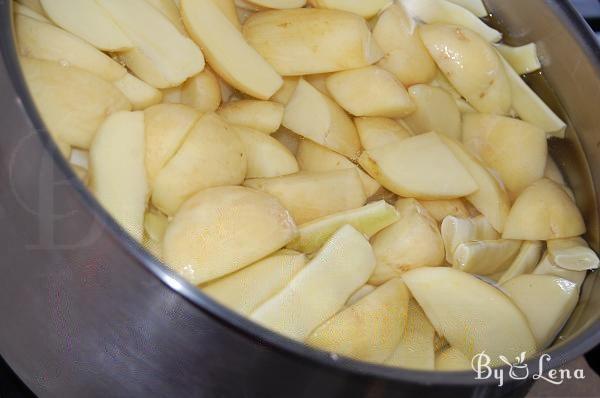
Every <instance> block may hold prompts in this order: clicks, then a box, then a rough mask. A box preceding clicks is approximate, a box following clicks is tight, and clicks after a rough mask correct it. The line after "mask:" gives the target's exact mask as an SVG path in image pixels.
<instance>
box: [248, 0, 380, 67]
mask: <svg viewBox="0 0 600 398" xmlns="http://www.w3.org/2000/svg"><path fill="white" fill-rule="evenodd" d="M243 32H244V37H245V38H246V40H248V42H249V43H250V44H251V45H252V47H254V48H255V49H256V50H257V51H258V52H259V53H260V54H261V55H262V56H263V57H265V59H266V60H267V61H268V62H269V63H270V64H271V65H273V67H274V68H275V70H276V71H277V72H278V73H279V74H281V75H283V76H300V75H309V74H314V73H326V72H337V71H341V70H346V69H352V68H360V67H363V66H367V65H371V64H373V63H375V62H377V61H378V60H379V59H380V58H381V57H382V56H383V53H382V52H381V49H380V48H379V47H378V46H377V44H376V43H375V41H374V40H373V39H372V37H371V32H370V30H369V27H368V26H367V23H366V21H365V20H364V19H363V18H361V17H360V16H358V15H355V14H351V13H349V12H343V11H338V10H326V9H318V8H299V9H292V10H273V11H265V12H258V13H256V14H254V15H252V16H251V17H250V18H248V20H246V22H245V23H244V27H243Z"/></svg>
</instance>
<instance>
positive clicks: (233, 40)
mask: <svg viewBox="0 0 600 398" xmlns="http://www.w3.org/2000/svg"><path fill="white" fill-rule="evenodd" d="M213 1H214V0H182V1H181V15H182V17H183V23H184V24H185V27H186V28H187V30H188V32H189V34H190V36H191V37H192V39H194V41H195V42H196V43H198V45H199V46H200V47H202V49H203V51H204V54H205V55H206V58H207V60H208V63H209V64H210V66H211V67H212V68H213V70H214V71H215V72H216V73H218V74H219V76H221V77H222V78H223V79H224V80H225V81H226V82H227V83H229V84H230V85H232V86H233V87H235V88H236V89H238V90H240V91H242V92H244V93H246V94H249V95H251V96H253V97H256V98H259V99H264V100H266V99H269V98H270V97H271V96H272V95H273V94H275V93H276V92H277V90H279V88H281V85H282V84H283V80H282V79H281V76H279V75H278V74H277V73H276V72H275V71H274V70H273V68H272V67H271V66H270V65H269V64H268V63H267V62H266V61H265V60H264V59H263V58H262V57H261V56H260V55H259V54H258V53H257V52H256V50H255V49H254V48H252V47H251V46H250V45H248V43H246V41H245V40H244V37H243V36H242V35H241V33H240V32H239V31H238V30H237V28H236V26H234V25H233V24H232V23H231V22H229V20H228V19H227V17H226V16H225V15H224V14H223V12H222V11H221V10H220V9H219V7H218V6H216V5H215V4H214V3H213Z"/></svg>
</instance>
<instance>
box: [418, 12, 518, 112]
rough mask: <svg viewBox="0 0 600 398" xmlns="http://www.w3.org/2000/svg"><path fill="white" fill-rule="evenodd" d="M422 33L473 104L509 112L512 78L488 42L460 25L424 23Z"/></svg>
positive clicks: (439, 62)
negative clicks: (509, 78) (510, 78)
mask: <svg viewBox="0 0 600 398" xmlns="http://www.w3.org/2000/svg"><path fill="white" fill-rule="evenodd" d="M411 1H413V0H411ZM420 1H421V0H417V1H416V2H420ZM419 33H420V34H421V39H422V40H423V42H424V43H425V47H427V49H428V50H429V53H430V54H431V56H432V57H433V59H434V60H435V62H436V63H437V65H438V67H439V68H440V69H441V70H442V72H443V73H444V75H445V76H446V78H448V80H449V81H450V82H451V83H452V85H453V86H454V88H456V90H457V91H458V92H459V93H460V94H461V95H462V96H463V97H464V98H465V99H466V100H467V101H468V102H469V104H471V105H472V106H473V107H474V108H475V109H477V111H479V112H483V113H493V114H498V115H505V114H508V111H509V110H510V107H511V86H510V82H509V80H508V77H507V74H506V71H505V70H504V69H505V68H504V66H503V64H502V62H501V60H500V58H499V56H498V53H497V52H496V50H494V48H493V47H492V46H491V45H490V44H489V43H488V42H486V41H485V40H483V39H482V38H481V37H480V36H478V35H477V34H476V33H474V32H473V31H471V30H469V29H466V28H464V27H461V26H456V25H422V26H420V27H419Z"/></svg>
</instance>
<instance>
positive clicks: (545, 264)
mask: <svg viewBox="0 0 600 398" xmlns="http://www.w3.org/2000/svg"><path fill="white" fill-rule="evenodd" d="M533 274H534V275H553V276H557V277H559V278H563V279H566V280H569V281H571V282H573V283H575V284H577V285H578V286H581V284H582V283H583V281H584V280H585V277H586V275H587V271H571V270H568V269H566V268H562V267H559V266H558V265H556V264H554V263H553V262H552V259H551V258H550V255H549V254H548V253H546V254H545V255H544V256H543V257H542V260H541V261H540V263H539V264H538V265H537V267H535V269H534V270H533Z"/></svg>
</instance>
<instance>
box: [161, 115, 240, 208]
mask: <svg viewBox="0 0 600 398" xmlns="http://www.w3.org/2000/svg"><path fill="white" fill-rule="evenodd" d="M246 169H247V157H246V154H245V150H244V145H243V144H242V142H241V141H240V139H239V138H238V136H237V134H236V132H235V130H234V129H233V127H231V126H229V125H228V124H227V123H225V122H224V121H223V120H222V119H221V118H220V117H218V116H217V115H215V114H214V113H207V114H205V115H203V116H202V117H200V119H199V120H198V121H197V122H196V124H195V125H194V127H192V130H191V131H190V132H189V133H188V135H187V137H186V138H185V140H184V141H183V143H182V144H181V147H180V148H179V149H178V150H177V152H176V153H175V155H174V156H173V157H172V158H171V159H170V160H169V161H168V162H167V164H166V165H165V166H164V167H163V168H162V169H161V170H160V172H159V173H158V174H157V176H156V179H155V180H154V186H153V190H152V203H153V204H154V206H156V207H157V208H158V209H159V210H161V211H162V212H163V213H165V214H167V215H174V214H175V212H176V211H177V209H178V208H179V206H181V204H182V203H183V202H184V201H185V200H186V199H187V198H189V197H190V196H192V195H193V194H195V193H196V192H198V191H200V190H202V189H206V188H210V187H216V186H221V185H238V184H241V183H242V182H243V181H244V178H245V176H246Z"/></svg>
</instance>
